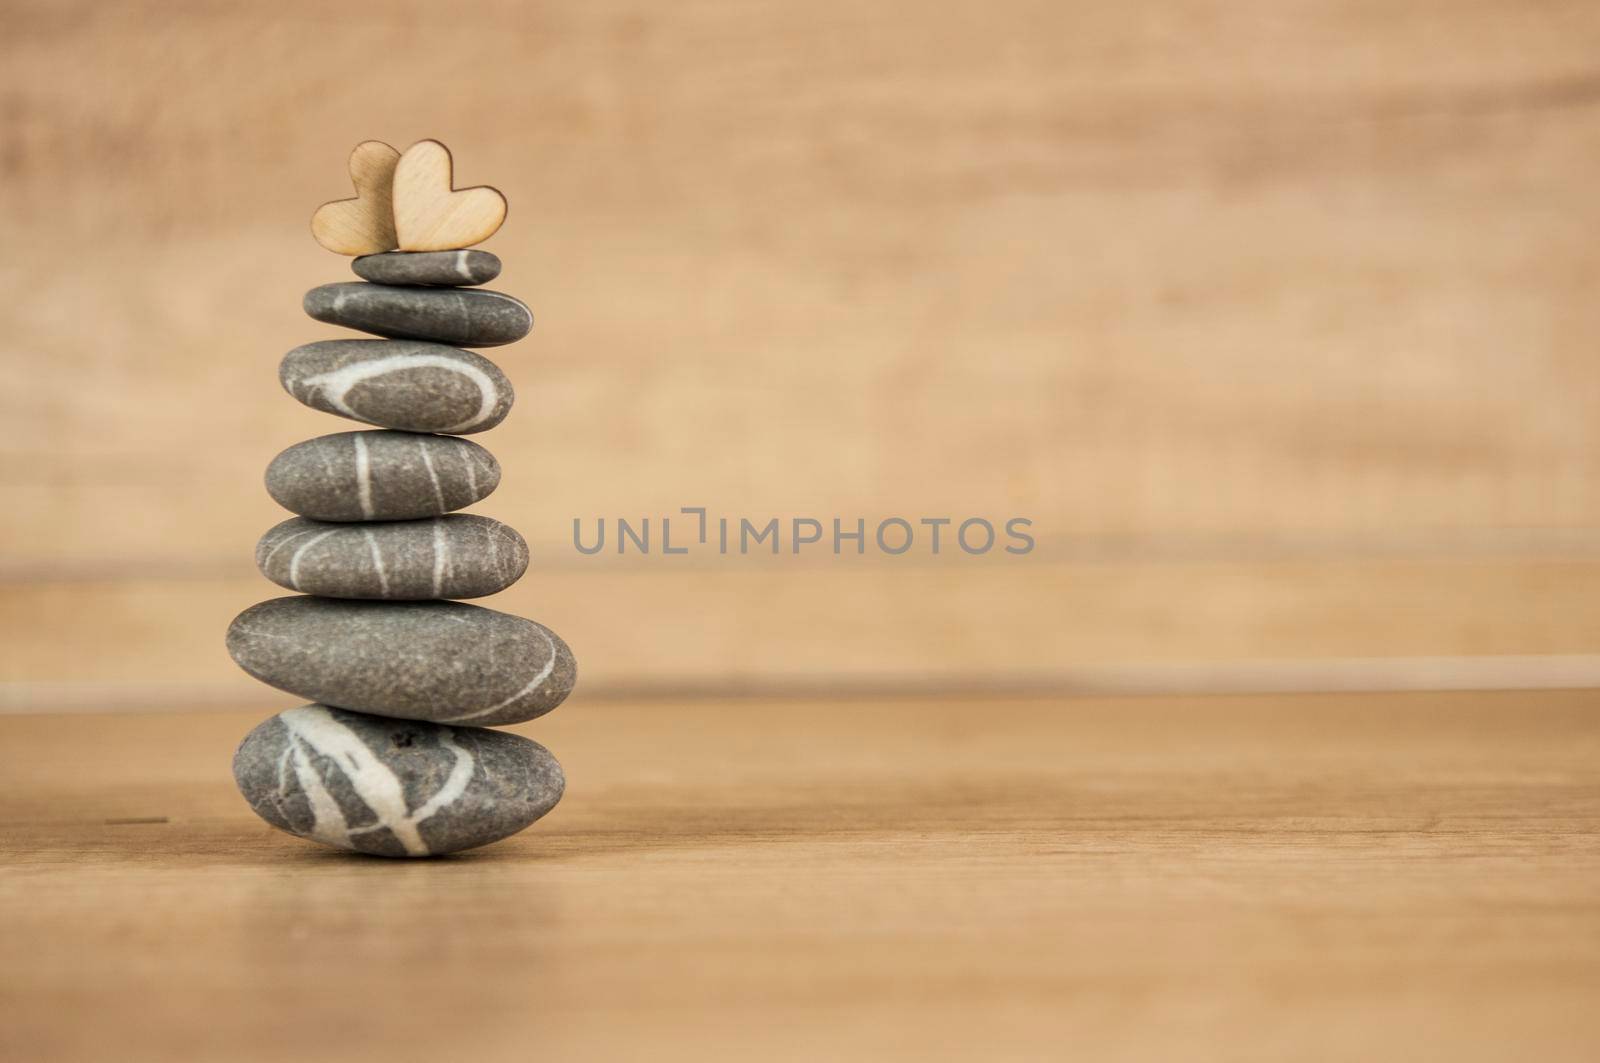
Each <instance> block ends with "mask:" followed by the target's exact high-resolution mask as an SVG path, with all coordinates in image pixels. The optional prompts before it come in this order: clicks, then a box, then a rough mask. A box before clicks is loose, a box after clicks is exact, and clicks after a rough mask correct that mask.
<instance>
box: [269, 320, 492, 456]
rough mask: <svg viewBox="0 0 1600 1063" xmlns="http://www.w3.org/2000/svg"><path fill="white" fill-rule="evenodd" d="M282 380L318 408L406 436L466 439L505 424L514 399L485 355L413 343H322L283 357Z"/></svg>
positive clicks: (375, 341)
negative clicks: (435, 434) (439, 435)
mask: <svg viewBox="0 0 1600 1063" xmlns="http://www.w3.org/2000/svg"><path fill="white" fill-rule="evenodd" d="M278 380H279V381H280V382H281V383H282V384H283V388H284V390H285V391H287V392H288V393H289V394H291V395H293V396H294V397H295V398H297V399H299V400H300V401H301V402H303V403H305V404H306V405H307V406H310V407H312V408H314V409H318V410H323V411H325V412H327V413H336V414H338V415H339V416H341V417H348V418H350V419H351V420H354V421H365V422H366V423H368V424H375V425H381V426H383V427H384V428H398V429H401V430H403V431H407V432H442V433H445V434H446V435H468V434H471V433H473V432H482V431H484V430H485V429H488V428H493V427H494V426H495V425H497V424H499V423H500V422H501V421H503V420H505V416H506V414H507V413H509V412H510V411H511V403H512V400H513V398H514V397H515V396H514V394H513V393H512V390H511V381H509V380H507V379H506V375H505V374H504V373H502V372H501V371H500V367H499V366H497V365H495V364H494V363H493V362H491V361H489V359H487V358H485V357H484V356H483V355H481V354H476V353H474V352H472V351H463V350H458V349H456V348H455V347H447V346H445V345H444V344H441V343H419V342H417V341H415V340H322V341H320V342H317V343H307V344H304V345H302V346H299V347H296V348H295V349H294V350H292V351H290V352H289V353H288V354H286V355H284V356H283V362H282V363H281V364H280V365H279V366H278Z"/></svg>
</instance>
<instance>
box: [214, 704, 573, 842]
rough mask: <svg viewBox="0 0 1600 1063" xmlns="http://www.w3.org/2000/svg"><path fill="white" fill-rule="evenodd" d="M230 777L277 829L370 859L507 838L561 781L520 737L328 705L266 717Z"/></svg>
mask: <svg viewBox="0 0 1600 1063" xmlns="http://www.w3.org/2000/svg"><path fill="white" fill-rule="evenodd" d="M233 778H234V781H235V782H236V783H238V785H239V792H240V793H241V794H243V795H244V799H245V800H246V801H248V802H250V807H251V808H253V809H255V812H256V815H258V816H260V817H261V818H262V819H264V820H266V821H267V822H268V823H270V824H272V825H273V826H274V827H277V828H278V829H279V830H283V831H288V832H289V833H290V834H294V835H298V836H299V837H301V838H309V839H311V840H312V841H316V842H321V843H323V844H324V845H331V846H333V847H334V848H336V849H352V850H355V851H356V852H362V853H372V854H373V855H375V856H437V855H439V854H441V853H454V852H459V851H460V850H462V849H471V848H474V847H476V846H479V845H487V844H489V843H490V842H494V841H499V840H500V839H501V838H506V837H510V836H511V835H513V834H515V833H517V831H519V830H522V829H523V828H524V827H526V826H528V825H529V824H531V823H532V822H533V821H534V820H536V819H538V818H539V817H540V816H543V815H544V814H545V813H546V812H549V811H550V810H551V809H552V808H554V807H555V806H556V802H558V801H560V800H561V792H562V790H563V789H564V788H565V786H566V778H565V777H564V776H563V774H562V772H561V765H560V764H558V763H556V758H555V757H553V756H551V755H550V751H549V750H548V749H546V748H544V747H543V746H541V745H540V744H539V743H537V742H533V741H530V740H528V739H526V738H523V737H522V736H521V735H514V734H510V733H509V732H506V731H490V730H486V729H484V728H482V727H441V726H439V725H438V724H432V723H421V722H419V721H417V720H396V719H391V718H390V717H387V716H368V715H364V714H362V713H359V712H345V711H344V710H343V709H334V708H329V707H327V706H325V705H303V706H301V707H300V708H297V709H288V710H286V711H284V712H280V713H278V715H276V716H274V717H272V718H271V719H269V720H265V721H263V722H262V723H261V725H260V726H258V727H257V728H256V729H255V730H253V731H251V732H250V733H249V734H248V735H246V736H245V739H244V741H243V742H241V743H240V744H239V749H238V752H236V753H234V755H233Z"/></svg>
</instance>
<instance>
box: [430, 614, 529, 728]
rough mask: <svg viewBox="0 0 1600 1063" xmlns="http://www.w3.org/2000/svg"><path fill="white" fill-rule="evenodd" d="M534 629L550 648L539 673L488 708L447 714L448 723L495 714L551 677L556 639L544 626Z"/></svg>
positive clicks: (445, 718) (445, 719)
mask: <svg viewBox="0 0 1600 1063" xmlns="http://www.w3.org/2000/svg"><path fill="white" fill-rule="evenodd" d="M533 630H534V631H535V632H537V633H538V635H539V637H540V638H542V639H544V642H545V645H546V646H548V647H549V648H550V659H549V660H547V661H545V662H544V667H543V668H541V669H539V674H538V675H536V676H534V677H533V678H532V679H530V680H528V685H527V686H525V687H523V688H522V689H521V690H519V691H517V692H516V693H515V694H513V695H511V696H510V697H509V698H505V699H504V700H502V701H497V702H495V703H494V704H493V705H490V706H489V707H488V708H487V709H475V710H473V711H471V712H464V713H462V714H461V715H459V716H446V717H444V721H445V722H446V723H462V722H464V721H466V720H479V719H482V718H483V717H485V716H490V715H493V714H494V713H496V712H499V711H500V710H501V709H503V708H505V707H506V706H507V705H510V704H511V703H512V702H514V701H518V700H520V699H521V698H524V697H526V696H527V695H529V694H531V693H533V692H534V691H535V690H537V689H538V688H539V686H540V685H541V684H542V683H543V682H544V681H545V680H546V679H549V678H550V674H551V673H552V672H554V671H555V670H556V643H555V640H554V639H552V638H551V637H550V636H549V634H547V633H546V632H545V630H544V629H543V628H538V627H536V628H534V629H533Z"/></svg>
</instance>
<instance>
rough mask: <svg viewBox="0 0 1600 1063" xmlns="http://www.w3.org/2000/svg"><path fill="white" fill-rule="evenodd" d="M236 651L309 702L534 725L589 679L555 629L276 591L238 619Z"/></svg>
mask: <svg viewBox="0 0 1600 1063" xmlns="http://www.w3.org/2000/svg"><path fill="white" fill-rule="evenodd" d="M228 652H229V653H230V654H232V655H233V659H234V661H235V662H237V663H238V665H239V667H241V668H243V669H244V670H245V671H246V672H249V673H250V674H251V675H253V676H255V677H256V678H257V679H259V680H261V681H262V682H263V683H266V684H267V685H268V686H274V687H277V688H278V689H279V690H287V691H288V692H289V693H291V694H298V695H300V696H301V697H303V698H305V699H307V700H308V701H319V702H322V703H323V704H325V705H337V706H339V707H340V708H342V709H354V710H355V711H357V712H375V713H378V714H380V715H383V716H403V717H406V718H407V719H414V720H431V721H433V722H435V723H466V724H472V725H474V726H484V727H487V726H492V725H494V724H501V723H517V722H519V721H521V720H531V719H533V718H534V717H536V716H543V715H544V714H545V713H547V712H549V711H550V710H551V709H553V708H555V707H556V706H557V705H559V704H561V702H562V700H563V699H564V698H566V696H567V695H568V694H570V693H571V692H572V687H573V685H574V684H575V683H577V681H578V665H577V662H576V661H574V660H573V659H572V651H571V650H569V649H567V644H566V643H564V642H562V641H561V639H560V638H558V637H557V636H556V635H555V634H554V633H553V632H551V631H550V630H549V629H547V628H545V627H543V626H542V625H540V624H535V623H534V622H533V621H531V620H524V619H522V618H521V617H520V616H511V615H510V614H509V613H497V612H495V611H494V610H493V609H484V608H481V607H479V606H476V605H467V604H465V603H464V602H359V601H346V600H342V599H338V598H274V599H272V600H271V601H267V602H262V603H261V604H259V605H253V606H251V607H250V608H248V609H246V610H245V611H244V612H242V613H240V614H239V615H238V617H236V618H235V619H234V621H233V623H232V625H230V626H229V628H228Z"/></svg>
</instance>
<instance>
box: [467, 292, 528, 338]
mask: <svg viewBox="0 0 1600 1063" xmlns="http://www.w3.org/2000/svg"><path fill="white" fill-rule="evenodd" d="M476 294H478V295H487V296H490V297H492V298H495V299H504V300H505V301H506V302H508V303H510V304H511V305H512V306H514V307H516V308H517V310H518V311H519V312H520V313H521V314H522V316H523V317H525V318H527V321H528V328H530V329H531V328H533V311H532V310H529V309H528V307H527V305H526V304H524V303H523V301H522V300H521V299H516V298H513V297H512V296H509V295H507V294H506V293H505V292H489V291H484V290H482V289H479V290H478V291H477V292H476Z"/></svg>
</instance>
